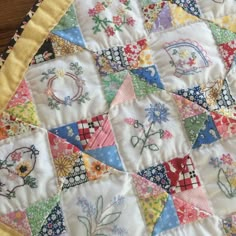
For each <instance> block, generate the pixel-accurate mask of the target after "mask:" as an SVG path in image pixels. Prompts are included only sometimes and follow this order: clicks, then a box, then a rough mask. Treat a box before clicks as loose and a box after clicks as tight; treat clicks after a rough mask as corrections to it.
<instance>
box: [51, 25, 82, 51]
mask: <svg viewBox="0 0 236 236" xmlns="http://www.w3.org/2000/svg"><path fill="white" fill-rule="evenodd" d="M52 33H53V34H55V35H57V36H59V37H61V38H63V39H65V40H67V41H69V42H71V43H73V44H75V45H77V46H81V47H82V48H85V42H84V38H83V36H82V33H81V32H80V29H79V28H78V27H74V28H70V29H65V30H55V31H53V32H52Z"/></svg>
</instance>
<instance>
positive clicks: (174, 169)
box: [163, 156, 200, 194]
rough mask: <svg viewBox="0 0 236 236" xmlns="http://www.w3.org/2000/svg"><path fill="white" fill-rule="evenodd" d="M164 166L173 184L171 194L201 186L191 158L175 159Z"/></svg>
mask: <svg viewBox="0 0 236 236" xmlns="http://www.w3.org/2000/svg"><path fill="white" fill-rule="evenodd" d="M163 165H164V166H165V169H166V174H167V176H168V178H169V179H170V182H171V188H170V193H171V194H174V193H178V192H182V191H186V190H189V189H193V188H198V187H199V186H200V179H199V177H198V175H197V173H196V172H195V166H194V164H193V161H192V159H191V157H190V156H185V157H184V158H178V157H177V158H174V159H172V160H170V161H168V162H164V163H163Z"/></svg>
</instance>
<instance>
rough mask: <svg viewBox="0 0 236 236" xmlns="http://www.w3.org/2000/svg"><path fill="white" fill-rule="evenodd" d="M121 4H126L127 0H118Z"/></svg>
mask: <svg viewBox="0 0 236 236" xmlns="http://www.w3.org/2000/svg"><path fill="white" fill-rule="evenodd" d="M119 1H120V2H121V3H122V4H127V2H128V1H129V0H119Z"/></svg>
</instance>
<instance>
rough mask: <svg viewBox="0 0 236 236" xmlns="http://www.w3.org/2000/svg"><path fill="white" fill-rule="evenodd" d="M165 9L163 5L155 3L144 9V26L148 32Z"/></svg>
mask: <svg viewBox="0 0 236 236" xmlns="http://www.w3.org/2000/svg"><path fill="white" fill-rule="evenodd" d="M162 7H163V3H162V2H160V3H153V4H149V5H147V6H145V7H143V8H142V10H143V15H144V25H145V27H146V29H147V30H148V31H151V29H152V27H153V24H154V22H155V21H156V19H157V18H158V15H159V13H160V11H161V9H162Z"/></svg>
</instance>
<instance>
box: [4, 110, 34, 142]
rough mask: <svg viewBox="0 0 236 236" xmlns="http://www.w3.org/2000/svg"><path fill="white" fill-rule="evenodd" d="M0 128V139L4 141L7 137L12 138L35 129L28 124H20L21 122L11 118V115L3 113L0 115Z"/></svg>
mask: <svg viewBox="0 0 236 236" xmlns="http://www.w3.org/2000/svg"><path fill="white" fill-rule="evenodd" d="M0 128H1V129H2V132H3V133H2V135H1V137H0V139H4V138H7V137H12V136H16V135H20V134H23V133H27V132H30V131H33V130H35V128H36V127H35V126H33V125H30V124H28V123H25V122H22V121H21V120H19V119H17V118H15V117H13V116H12V115H10V114H8V113H6V112H3V113H2V114H1V115H0Z"/></svg>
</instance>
